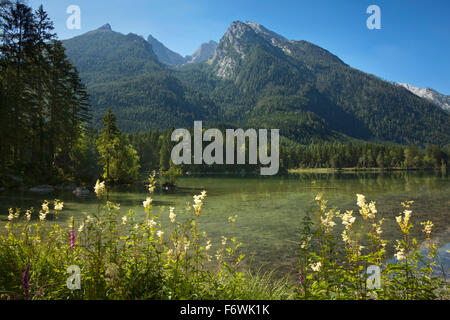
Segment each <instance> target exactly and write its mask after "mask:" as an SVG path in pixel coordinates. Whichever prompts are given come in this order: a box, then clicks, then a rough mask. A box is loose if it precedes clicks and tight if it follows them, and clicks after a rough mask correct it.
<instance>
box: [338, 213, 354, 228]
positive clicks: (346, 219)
mask: <svg viewBox="0 0 450 320" xmlns="http://www.w3.org/2000/svg"><path fill="white" fill-rule="evenodd" d="M352 215H353V211H348V210H347V211H346V212H345V213H344V214H343V215H342V216H341V219H342V224H343V225H344V226H345V228H346V229H347V230H349V229H350V228H351V226H352V225H353V223H355V221H356V217H353V216H352Z"/></svg>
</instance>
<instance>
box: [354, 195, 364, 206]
mask: <svg viewBox="0 0 450 320" xmlns="http://www.w3.org/2000/svg"><path fill="white" fill-rule="evenodd" d="M356 197H357V202H356V204H357V205H358V207H360V208H362V207H364V206H365V205H366V197H365V196H364V195H362V194H357V195H356Z"/></svg>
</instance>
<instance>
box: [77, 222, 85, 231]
mask: <svg viewBox="0 0 450 320" xmlns="http://www.w3.org/2000/svg"><path fill="white" fill-rule="evenodd" d="M83 230H84V223H82V224H81V225H80V227H79V228H78V232H80V233H81V232H83Z"/></svg>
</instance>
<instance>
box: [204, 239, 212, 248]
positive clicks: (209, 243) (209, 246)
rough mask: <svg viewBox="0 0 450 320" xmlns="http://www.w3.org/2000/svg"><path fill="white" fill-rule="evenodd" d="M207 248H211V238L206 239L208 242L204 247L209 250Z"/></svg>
mask: <svg viewBox="0 0 450 320" xmlns="http://www.w3.org/2000/svg"><path fill="white" fill-rule="evenodd" d="M209 249H211V240H208V242H207V243H206V247H205V250H206V251H209Z"/></svg>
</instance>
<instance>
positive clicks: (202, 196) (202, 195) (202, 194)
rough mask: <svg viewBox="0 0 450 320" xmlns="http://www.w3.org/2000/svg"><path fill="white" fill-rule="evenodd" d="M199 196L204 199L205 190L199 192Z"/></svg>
mask: <svg viewBox="0 0 450 320" xmlns="http://www.w3.org/2000/svg"><path fill="white" fill-rule="evenodd" d="M200 197H201V199H202V200H205V198H206V190H203V191H202V193H201V194H200Z"/></svg>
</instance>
